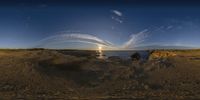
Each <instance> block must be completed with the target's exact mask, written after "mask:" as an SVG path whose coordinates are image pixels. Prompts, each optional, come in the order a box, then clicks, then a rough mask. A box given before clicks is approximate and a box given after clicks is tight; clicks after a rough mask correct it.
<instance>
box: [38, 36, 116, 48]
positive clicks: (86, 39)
mask: <svg viewBox="0 0 200 100" xmlns="http://www.w3.org/2000/svg"><path fill="white" fill-rule="evenodd" d="M62 42H82V43H91V44H96V45H103V46H112V43H110V42H109V41H105V40H102V39H100V38H98V37H96V36H93V35H90V34H80V33H64V34H63V33H62V34H59V35H54V36H50V37H47V38H44V39H42V40H41V41H39V42H38V43H37V47H43V46H45V45H49V44H56V43H62Z"/></svg>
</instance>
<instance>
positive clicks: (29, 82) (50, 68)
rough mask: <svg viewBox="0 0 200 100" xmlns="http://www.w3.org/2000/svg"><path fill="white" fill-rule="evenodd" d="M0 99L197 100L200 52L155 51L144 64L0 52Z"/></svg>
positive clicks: (91, 55) (87, 54)
mask: <svg viewBox="0 0 200 100" xmlns="http://www.w3.org/2000/svg"><path fill="white" fill-rule="evenodd" d="M0 99H29V100H31V99H34V100H35V99H37V100H40V99H42V100H43V99H59V100H62V99H65V100H66V99H67V100H68V99H70V100H71V99H73V100H79V99H84V100H85V99H86V100H87V99H88V100H102V99H103V100H112V99H113V100H116V99H119V100H122V99H123V100H126V99H127V100H128V99H186V100H188V99H200V50H156V51H153V52H151V54H150V56H149V60H147V61H141V60H135V61H132V60H123V59H118V58H116V59H113V58H112V59H111V58H108V59H98V58H96V51H74V50H45V49H33V50H0Z"/></svg>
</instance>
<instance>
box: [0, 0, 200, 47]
mask: <svg viewBox="0 0 200 100" xmlns="http://www.w3.org/2000/svg"><path fill="white" fill-rule="evenodd" d="M14 1H16V0H14ZM42 1H45V0H42ZM102 2H103V3H101V2H100V1H98V2H94V1H93V2H91V1H90V0H88V1H86V2H83V1H81V0H79V1H77V2H76V3H75V2H72V1H62V2H56V1H53V0H50V2H48V1H46V2H39V0H38V2H37V3H32V2H27V1H26V2H25V1H23V0H22V1H21V2H14V3H12V4H9V3H8V2H3V3H5V5H3V4H1V5H0V48H31V47H33V46H34V45H35V44H36V43H37V42H38V41H40V40H43V39H44V38H48V37H50V36H54V35H58V33H59V32H61V31H68V32H67V33H66V34H68V33H69V34H70V32H73V33H74V32H75V33H87V34H90V35H94V36H95V37H98V38H100V39H102V40H105V41H109V42H111V43H113V44H115V45H117V46H120V45H123V44H124V43H125V42H126V41H128V40H129V39H130V36H131V35H134V34H137V33H139V32H141V31H143V30H148V32H147V33H146V34H147V35H148V37H147V38H145V40H144V41H142V42H141V43H140V44H138V45H137V46H144V45H166V46H191V47H200V44H199V43H200V33H199V32H200V7H198V6H197V5H195V3H194V4H193V3H190V4H188V5H187V3H184V4H182V5H181V4H179V3H177V2H174V4H173V3H172V4H171V2H169V3H168V4H166V5H163V6H162V5H161V6H159V5H160V4H161V3H158V4H155V3H148V2H145V1H143V2H139V3H136V4H134V3H135V2H130V3H129V2H127V3H119V4H118V3H116V4H112V3H111V2H106V1H104V0H103V1H102ZM124 2H125V1H124ZM68 3H71V5H69V4H68ZM193 5H194V6H193ZM114 11H118V12H119V13H120V14H121V15H118V14H117V13H115V12H114ZM47 47H49V48H80V49H81V48H83V49H87V48H95V45H93V44H92V45H91V44H87V43H73V42H63V43H56V44H52V45H48V46H47Z"/></svg>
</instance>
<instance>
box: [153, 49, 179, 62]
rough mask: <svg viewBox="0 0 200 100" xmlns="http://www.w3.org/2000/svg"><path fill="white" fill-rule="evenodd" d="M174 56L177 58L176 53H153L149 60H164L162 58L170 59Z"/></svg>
mask: <svg viewBox="0 0 200 100" xmlns="http://www.w3.org/2000/svg"><path fill="white" fill-rule="evenodd" d="M173 56H176V53H174V52H171V51H153V52H152V53H151V54H150V56H149V60H153V59H162V58H168V57H173Z"/></svg>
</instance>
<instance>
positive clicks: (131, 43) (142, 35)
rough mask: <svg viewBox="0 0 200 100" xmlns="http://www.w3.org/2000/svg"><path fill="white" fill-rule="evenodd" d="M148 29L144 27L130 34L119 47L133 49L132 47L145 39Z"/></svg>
mask: <svg viewBox="0 0 200 100" xmlns="http://www.w3.org/2000/svg"><path fill="white" fill-rule="evenodd" d="M148 31H149V30H148V29H145V30H143V31H141V32H139V33H137V34H132V35H131V36H130V39H129V40H128V41H127V42H125V43H124V44H123V45H122V46H121V48H123V49H134V47H137V46H139V45H140V44H141V43H143V42H144V41H145V39H146V38H147V37H148V35H147V33H148Z"/></svg>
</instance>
